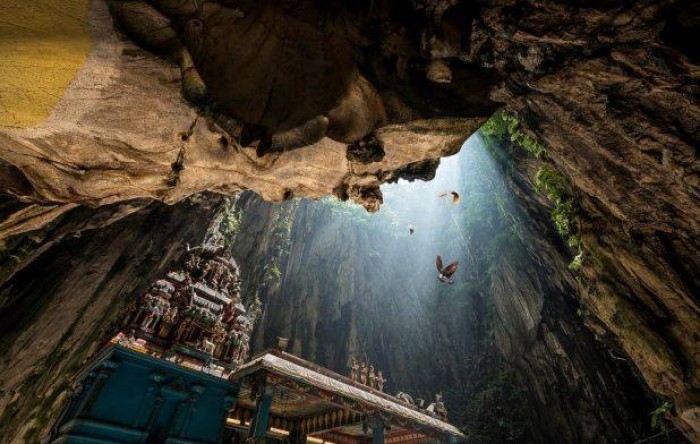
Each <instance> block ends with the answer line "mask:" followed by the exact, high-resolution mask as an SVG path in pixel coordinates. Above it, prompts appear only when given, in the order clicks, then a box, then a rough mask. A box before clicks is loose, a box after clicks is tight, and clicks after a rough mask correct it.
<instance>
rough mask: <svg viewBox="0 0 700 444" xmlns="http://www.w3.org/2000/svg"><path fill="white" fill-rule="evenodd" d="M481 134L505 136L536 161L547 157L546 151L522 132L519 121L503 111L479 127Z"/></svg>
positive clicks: (510, 113)
mask: <svg viewBox="0 0 700 444" xmlns="http://www.w3.org/2000/svg"><path fill="white" fill-rule="evenodd" d="M481 132H482V133H483V134H484V135H485V136H491V137H498V138H503V137H505V136H506V135H507V136H508V137H509V139H510V141H511V142H512V143H513V144H514V145H516V146H518V147H520V148H522V149H524V150H525V151H527V152H528V153H530V154H532V155H533V156H535V157H536V158H537V159H544V158H545V157H546V155H547V150H546V149H545V148H544V146H542V144H540V143H539V142H537V140H535V139H534V138H532V137H530V136H528V135H527V134H525V132H523V130H522V128H521V127H520V121H519V120H518V118H517V116H516V115H515V114H514V113H512V112H508V111H503V110H502V111H499V112H497V113H496V114H494V116H493V117H491V118H490V119H489V120H488V121H487V122H486V123H485V124H484V125H483V126H482V127H481Z"/></svg>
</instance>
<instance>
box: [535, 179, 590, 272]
mask: <svg viewBox="0 0 700 444" xmlns="http://www.w3.org/2000/svg"><path fill="white" fill-rule="evenodd" d="M535 190H536V191H537V192H538V193H539V192H544V193H546V195H547V198H548V199H549V200H551V201H552V203H554V208H553V209H552V222H554V227H555V228H556V229H557V232H558V233H559V234H560V235H561V236H562V237H563V238H564V239H565V240H566V241H567V243H568V244H569V246H570V247H573V248H579V247H580V245H581V236H580V234H579V232H578V224H577V223H576V217H577V213H578V211H577V207H576V203H575V201H574V198H573V197H572V196H571V194H570V193H569V192H568V184H567V181H566V179H565V178H564V176H562V175H561V174H559V173H558V172H557V171H556V170H555V169H553V168H551V167H549V166H543V167H542V168H540V169H539V171H537V174H536V176H535ZM579 265H580V264H579Z"/></svg>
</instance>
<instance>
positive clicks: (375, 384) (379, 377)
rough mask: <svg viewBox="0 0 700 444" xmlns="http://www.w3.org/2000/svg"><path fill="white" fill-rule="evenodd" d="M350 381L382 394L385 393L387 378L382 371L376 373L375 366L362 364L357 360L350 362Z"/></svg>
mask: <svg viewBox="0 0 700 444" xmlns="http://www.w3.org/2000/svg"><path fill="white" fill-rule="evenodd" d="M350 380H352V381H354V382H359V383H360V384H363V385H366V386H368V387H370V388H373V389H375V390H379V391H380V392H383V391H384V385H385V384H386V378H384V375H383V374H382V371H381V370H379V371H375V369H374V366H373V365H370V364H367V363H365V362H360V361H358V360H357V358H352V359H351V360H350Z"/></svg>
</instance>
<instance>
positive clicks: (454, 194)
mask: <svg viewBox="0 0 700 444" xmlns="http://www.w3.org/2000/svg"><path fill="white" fill-rule="evenodd" d="M448 194H451V195H452V203H453V204H454V205H457V204H458V203H459V201H460V200H462V198H461V197H460V196H459V193H458V192H456V191H450V192H449V193H448V192H447V191H443V192H442V193H439V194H438V197H445V196H447V195H448Z"/></svg>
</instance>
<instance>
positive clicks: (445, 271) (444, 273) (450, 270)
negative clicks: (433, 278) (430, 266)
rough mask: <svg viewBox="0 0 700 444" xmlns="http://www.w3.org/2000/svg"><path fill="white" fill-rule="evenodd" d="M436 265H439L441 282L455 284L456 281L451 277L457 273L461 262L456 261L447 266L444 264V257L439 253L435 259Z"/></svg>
mask: <svg viewBox="0 0 700 444" xmlns="http://www.w3.org/2000/svg"><path fill="white" fill-rule="evenodd" d="M435 265H436V266H437V269H438V271H439V272H440V274H438V276H437V278H438V280H439V281H440V282H442V283H444V284H450V285H452V284H454V283H455V282H454V281H453V280H452V279H451V277H452V275H453V274H455V271H457V267H458V266H459V262H457V261H454V262H452V263H451V264H450V265H448V266H447V267H443V266H442V257H441V256H440V255H439V254H438V257H437V259H436V260H435Z"/></svg>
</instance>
